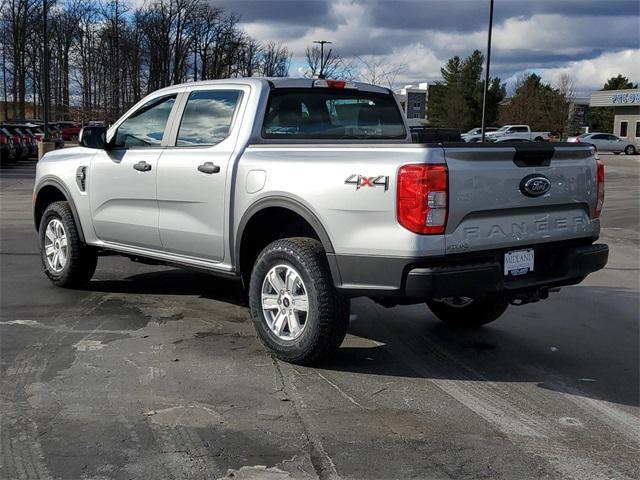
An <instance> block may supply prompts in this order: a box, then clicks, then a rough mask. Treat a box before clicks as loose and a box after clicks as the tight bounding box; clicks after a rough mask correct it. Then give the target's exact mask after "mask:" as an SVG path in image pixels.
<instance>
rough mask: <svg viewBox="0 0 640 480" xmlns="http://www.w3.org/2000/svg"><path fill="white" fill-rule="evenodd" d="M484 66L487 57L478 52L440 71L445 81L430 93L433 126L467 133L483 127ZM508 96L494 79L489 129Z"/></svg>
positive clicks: (489, 98) (489, 95)
mask: <svg viewBox="0 0 640 480" xmlns="http://www.w3.org/2000/svg"><path fill="white" fill-rule="evenodd" d="M483 62H484V56H483V55H482V53H481V52H480V51H479V50H475V51H474V52H473V53H472V54H471V55H469V56H468V57H467V58H465V59H461V58H460V57H458V56H455V57H452V58H450V59H449V60H448V61H447V63H446V64H445V65H444V66H443V67H442V68H441V69H440V73H441V75H442V81H441V82H438V83H436V84H435V85H434V86H433V87H432V88H430V90H429V104H428V107H427V114H428V116H429V123H430V124H431V125H434V126H440V127H453V128H458V129H459V130H461V131H463V132H465V131H467V130H469V129H471V128H474V127H477V126H479V125H480V123H481V120H482V95H483V87H484V82H483V81H482V79H481V78H482V70H483V67H482V65H483ZM504 96H505V90H504V86H503V85H502V84H501V83H500V79H499V78H494V79H491V80H490V83H489V90H488V92H487V116H486V121H487V125H491V124H493V123H495V121H496V119H497V115H498V104H499V103H500V101H501V100H502V99H503V98H504Z"/></svg>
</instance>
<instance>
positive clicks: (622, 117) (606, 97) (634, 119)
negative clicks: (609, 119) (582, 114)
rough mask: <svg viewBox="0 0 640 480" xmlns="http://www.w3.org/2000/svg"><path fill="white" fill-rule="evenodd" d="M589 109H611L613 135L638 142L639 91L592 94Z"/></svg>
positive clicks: (639, 118) (639, 137)
mask: <svg viewBox="0 0 640 480" xmlns="http://www.w3.org/2000/svg"><path fill="white" fill-rule="evenodd" d="M589 107H591V108H597V107H613V114H614V119H613V134H614V135H617V136H619V137H622V138H627V139H629V140H632V141H635V142H636V143H638V142H640V89H638V88H633V89H627V90H600V91H598V92H593V93H592V94H591V100H590V101H589Z"/></svg>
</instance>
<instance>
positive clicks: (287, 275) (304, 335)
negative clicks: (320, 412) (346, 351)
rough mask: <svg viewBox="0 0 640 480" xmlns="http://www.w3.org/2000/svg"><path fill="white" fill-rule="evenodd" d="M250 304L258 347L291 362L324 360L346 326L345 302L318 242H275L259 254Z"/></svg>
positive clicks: (293, 240)
mask: <svg viewBox="0 0 640 480" xmlns="http://www.w3.org/2000/svg"><path fill="white" fill-rule="evenodd" d="M249 304H250V307H251V318H252V320H253V324H254V326H255V328H256V331H257V333H258V336H259V337H260V340H261V341H262V343H264V344H265V346H266V347H267V348H269V349H270V350H271V351H272V352H273V353H274V355H275V356H276V357H278V358H280V359H281V360H284V361H286V362H290V363H297V364H301V365H308V364H310V363H313V362H315V361H318V360H320V359H321V358H323V357H326V356H328V355H329V354H331V353H332V352H333V351H335V350H336V349H337V348H338V347H339V346H340V344H341V343H342V340H343V339H344V337H345V335H346V333H347V328H348V326H349V301H348V300H347V299H346V298H343V297H342V296H341V295H340V294H339V293H338V292H337V291H336V289H335V287H334V286H333V282H332V280H331V273H330V271H329V264H328V263H327V258H326V254H325V251H324V249H323V248H322V244H321V243H320V242H318V241H317V240H314V239H311V238H284V239H281V240H276V241H275V242H273V243H271V244H269V245H268V246H267V247H266V248H265V249H264V250H263V251H262V252H261V253H260V255H259V256H258V259H257V260H256V262H255V264H254V267H253V272H252V273H251V281H250V284H249Z"/></svg>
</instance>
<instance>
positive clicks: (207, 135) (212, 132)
mask: <svg viewBox="0 0 640 480" xmlns="http://www.w3.org/2000/svg"><path fill="white" fill-rule="evenodd" d="M239 99H240V92H239V91H235V90H217V91H195V92H191V94H190V95H189V99H188V100H187V106H186V107H185V110H184V114H183V115H182V121H181V122H180V128H179V130H178V138H177V140H176V146H178V147H188V146H210V145H216V144H217V143H220V142H221V141H222V140H224V139H225V138H226V137H227V135H229V130H230V129H231V122H232V120H233V115H234V112H235V111H236V107H237V105H238V101H239Z"/></svg>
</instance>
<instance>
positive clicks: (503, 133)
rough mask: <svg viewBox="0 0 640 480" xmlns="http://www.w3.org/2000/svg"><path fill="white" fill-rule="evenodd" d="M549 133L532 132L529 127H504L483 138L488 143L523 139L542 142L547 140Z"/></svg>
mask: <svg viewBox="0 0 640 480" xmlns="http://www.w3.org/2000/svg"><path fill="white" fill-rule="evenodd" d="M549 135H550V132H532V131H531V128H529V125H504V126H502V127H500V128H499V129H498V130H496V131H495V132H488V133H487V134H486V135H485V137H486V139H487V140H488V141H492V140H495V139H497V138H502V137H509V138H525V139H527V140H533V141H534V142H543V141H545V140H549Z"/></svg>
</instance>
